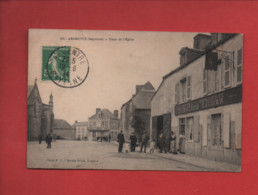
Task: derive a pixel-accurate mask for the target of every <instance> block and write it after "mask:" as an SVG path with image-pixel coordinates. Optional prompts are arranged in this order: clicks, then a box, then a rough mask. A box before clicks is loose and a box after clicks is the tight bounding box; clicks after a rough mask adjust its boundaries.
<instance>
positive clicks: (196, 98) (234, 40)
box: [150, 33, 243, 163]
mask: <svg viewBox="0 0 258 195" xmlns="http://www.w3.org/2000/svg"><path fill="white" fill-rule="evenodd" d="M193 50H194V51H197V52H196V54H195V56H193V55H192V54H193V53H191V55H188V54H189V52H192V51H193ZM198 51H199V52H198ZM242 53H243V36H242V34H224V33H223V34H222V33H212V34H211V35H210V36H209V37H208V36H207V35H202V34H198V35H197V36H196V37H195V38H194V48H193V49H187V48H183V50H181V51H180V66H179V67H178V68H176V69H175V70H173V71H171V72H170V73H168V74H167V75H165V76H164V77H163V81H162V82H161V84H160V86H159V88H158V90H157V92H156V93H155V95H154V96H153V98H152V101H151V117H152V120H151V126H152V130H151V132H150V136H151V138H152V139H155V140H157V138H158V136H159V135H160V134H161V133H166V132H169V131H174V132H175V133H176V135H177V148H178V149H179V150H180V151H181V152H185V153H186V154H190V155H194V156H199V157H205V158H209V159H213V160H220V161H227V162H233V163H241V148H242V146H241V134H242V66H243V60H242Z"/></svg>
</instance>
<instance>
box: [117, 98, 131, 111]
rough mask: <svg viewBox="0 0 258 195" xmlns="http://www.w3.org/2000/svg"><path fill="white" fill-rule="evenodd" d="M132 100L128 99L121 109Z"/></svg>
mask: <svg viewBox="0 0 258 195" xmlns="http://www.w3.org/2000/svg"><path fill="white" fill-rule="evenodd" d="M131 101H132V98H131V99H130V100H128V101H127V102H125V103H124V104H123V105H122V106H121V108H120V109H121V110H122V108H123V107H124V106H125V105H126V104H128V103H129V102H131Z"/></svg>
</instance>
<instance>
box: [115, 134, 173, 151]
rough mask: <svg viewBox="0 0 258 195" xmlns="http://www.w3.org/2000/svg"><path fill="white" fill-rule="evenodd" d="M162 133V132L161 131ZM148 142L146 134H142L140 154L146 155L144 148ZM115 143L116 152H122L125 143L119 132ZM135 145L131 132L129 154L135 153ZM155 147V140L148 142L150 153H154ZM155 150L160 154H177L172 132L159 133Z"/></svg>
mask: <svg viewBox="0 0 258 195" xmlns="http://www.w3.org/2000/svg"><path fill="white" fill-rule="evenodd" d="M161 132H163V131H161ZM148 140H149V136H148V134H147V132H144V134H143V135H142V137H141V148H140V152H145V153H146V147H147V143H148ZM117 141H118V143H119V145H118V152H122V150H123V145H124V143H125V138H124V134H123V132H122V131H121V132H120V133H119V134H118V136H117ZM136 144H137V137H136V135H135V134H134V132H132V134H131V135H130V146H131V147H130V149H131V152H135V148H136ZM155 146H156V142H155V139H153V140H152V141H151V142H150V153H153V152H154V149H155ZM157 148H159V149H160V152H161V153H162V152H165V153H167V152H171V153H174V154H177V148H176V135H175V133H174V132H173V131H168V132H167V133H164V132H163V133H161V134H159V136H158V140H157Z"/></svg>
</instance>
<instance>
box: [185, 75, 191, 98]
mask: <svg viewBox="0 0 258 195" xmlns="http://www.w3.org/2000/svg"><path fill="white" fill-rule="evenodd" d="M186 88H187V90H186V98H187V100H190V99H191V95H192V94H191V93H192V92H191V76H188V77H187V86H186Z"/></svg>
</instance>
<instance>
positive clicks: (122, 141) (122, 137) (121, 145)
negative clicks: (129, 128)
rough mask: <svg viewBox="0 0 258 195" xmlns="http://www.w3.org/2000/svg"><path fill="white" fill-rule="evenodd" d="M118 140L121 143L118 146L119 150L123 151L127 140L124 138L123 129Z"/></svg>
mask: <svg viewBox="0 0 258 195" xmlns="http://www.w3.org/2000/svg"><path fill="white" fill-rule="evenodd" d="M117 142H118V143H119V146H118V152H122V151H123V145H124V142H125V138H124V134H123V131H121V132H120V133H119V134H118V136H117Z"/></svg>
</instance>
